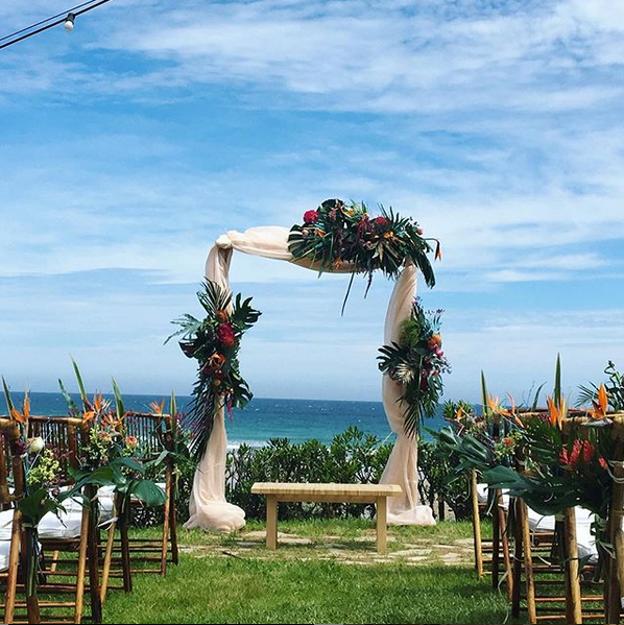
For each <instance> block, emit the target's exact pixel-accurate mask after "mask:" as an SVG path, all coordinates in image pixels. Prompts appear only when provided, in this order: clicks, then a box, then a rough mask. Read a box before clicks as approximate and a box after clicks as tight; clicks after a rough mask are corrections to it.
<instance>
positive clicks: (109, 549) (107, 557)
mask: <svg viewBox="0 0 624 625" xmlns="http://www.w3.org/2000/svg"><path fill="white" fill-rule="evenodd" d="M116 527H117V523H116V522H115V521H113V522H112V523H111V524H110V527H109V528H108V536H107V538H106V551H105V552H104V565H103V567H102V584H101V586H100V602H101V603H102V604H104V603H105V602H106V595H107V594H108V580H109V577H110V570H111V563H112V559H113V548H114V547H115V529H116Z"/></svg>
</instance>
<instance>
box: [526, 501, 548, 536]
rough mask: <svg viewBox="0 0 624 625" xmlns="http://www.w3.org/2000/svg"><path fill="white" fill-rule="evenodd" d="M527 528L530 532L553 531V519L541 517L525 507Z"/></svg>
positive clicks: (545, 516)
mask: <svg viewBox="0 0 624 625" xmlns="http://www.w3.org/2000/svg"><path fill="white" fill-rule="evenodd" d="M527 512H528V520H529V528H530V529H531V531H538V530H541V531H552V530H554V529H555V517H554V516H551V515H543V514H540V513H539V512H535V510H532V509H531V508H529V507H527Z"/></svg>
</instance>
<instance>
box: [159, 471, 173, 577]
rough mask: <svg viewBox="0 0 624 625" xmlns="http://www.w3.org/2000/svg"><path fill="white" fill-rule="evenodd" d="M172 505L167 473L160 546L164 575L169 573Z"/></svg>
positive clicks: (161, 567)
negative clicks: (168, 560) (170, 511)
mask: <svg viewBox="0 0 624 625" xmlns="http://www.w3.org/2000/svg"><path fill="white" fill-rule="evenodd" d="M170 507H171V480H170V478H169V475H167V483H166V486H165V509H164V514H163V531H162V544H161V548H160V574H161V575H162V576H163V577H164V576H165V575H167V557H168V556H169V522H170V516H171V515H170V514H169V510H170Z"/></svg>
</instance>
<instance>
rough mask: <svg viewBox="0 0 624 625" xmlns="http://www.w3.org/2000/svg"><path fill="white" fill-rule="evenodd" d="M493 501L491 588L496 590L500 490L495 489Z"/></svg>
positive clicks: (499, 546)
mask: <svg viewBox="0 0 624 625" xmlns="http://www.w3.org/2000/svg"><path fill="white" fill-rule="evenodd" d="M493 495H494V499H493V502H492V588H493V589H494V590H498V578H499V573H500V548H501V533H500V530H501V528H500V517H499V516H498V500H499V497H500V490H498V489H496V490H494V492H493Z"/></svg>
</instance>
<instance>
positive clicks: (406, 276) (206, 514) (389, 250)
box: [185, 200, 440, 531]
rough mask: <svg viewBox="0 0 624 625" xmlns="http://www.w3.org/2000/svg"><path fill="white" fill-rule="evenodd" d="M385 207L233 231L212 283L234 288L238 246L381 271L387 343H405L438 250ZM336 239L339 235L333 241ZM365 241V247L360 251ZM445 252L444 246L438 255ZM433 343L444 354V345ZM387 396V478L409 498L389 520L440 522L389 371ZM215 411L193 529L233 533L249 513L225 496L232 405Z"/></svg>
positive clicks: (217, 250)
mask: <svg viewBox="0 0 624 625" xmlns="http://www.w3.org/2000/svg"><path fill="white" fill-rule="evenodd" d="M381 210H382V214H381V216H380V217H377V218H375V219H372V220H371V219H369V216H368V212H367V209H366V207H365V206H364V205H363V204H362V205H356V204H351V205H347V204H345V203H344V202H341V201H340V200H327V201H326V202H324V203H323V204H321V206H320V207H319V209H317V210H316V211H308V212H306V213H305V215H304V223H303V224H302V225H301V226H293V227H292V228H291V229H288V228H284V227H279V226H263V227H255V228H250V229H248V230H246V231H245V232H237V231H230V232H227V234H224V235H222V236H220V237H219V238H218V239H217V241H216V242H215V244H214V246H213V247H212V249H211V250H210V253H209V255H208V259H207V262H206V267H205V277H206V280H207V281H208V283H209V284H214V285H216V287H219V288H220V289H221V290H222V291H223V292H225V293H228V294H230V293H231V290H230V279H229V272H230V264H231V260H232V255H233V253H234V251H238V252H243V253H245V254H250V255H252V256H260V257H263V258H269V259H274V260H280V261H285V262H290V263H295V264H297V265H299V266H302V267H305V268H308V269H312V270H315V271H319V270H321V271H324V272H339V273H347V274H349V273H350V274H352V276H353V275H355V274H357V273H366V274H368V278H369V282H370V280H371V279H372V275H373V272H374V271H375V270H378V269H381V271H382V272H383V273H385V274H386V275H388V276H391V277H395V278H396V282H395V285H394V289H393V291H392V295H391V297H390V301H389V304H388V309H387V313H386V319H385V328H384V342H385V345H386V346H388V345H390V346H398V343H399V341H400V338H401V332H402V328H403V327H404V324H405V323H406V320H409V319H410V317H411V316H412V315H413V314H414V300H415V297H416V290H417V276H418V273H419V271H420V272H421V273H423V274H424V276H425V280H426V282H427V283H428V284H429V285H430V286H433V284H434V283H435V280H434V278H433V272H432V270H431V266H430V265H429V261H428V259H427V257H426V253H427V252H429V251H432V248H431V247H430V246H429V244H428V242H427V241H429V240H428V239H424V238H422V230H421V229H420V228H419V227H418V226H417V224H415V222H413V220H411V219H404V218H401V217H400V216H398V215H396V214H395V213H393V212H392V209H390V210H389V211H386V210H385V209H383V207H381ZM337 211H338V216H336V215H337ZM332 229H333V230H334V231H335V232H334V231H332ZM349 233H355V234H354V235H353V236H354V237H355V238H356V239H357V241H358V242H359V243H358V244H357V245H354V244H353V241H350V240H349V236H351V235H350V234H349ZM367 233H368V234H367ZM388 233H389V234H388ZM332 237H333V238H332ZM329 238H332V240H331V242H330V243H329V244H328V241H327V240H328V239H329ZM336 241H338V242H336ZM362 241H363V242H364V243H363V244H362V245H363V246H364V247H363V249H360V248H362V245H360V244H361V243H362ZM376 245H377V247H375V246H376ZM384 254H385V257H384ZM380 255H381V258H380ZM438 255H439V244H438V247H437V248H436V257H438ZM351 279H352V278H351ZM253 312H255V311H253ZM257 314H259V313H257ZM256 318H257V317H256ZM434 338H435V337H434ZM430 342H431V339H430ZM434 343H435V341H434ZM431 347H432V349H434V350H435V351H436V352H437V353H438V354H439V353H440V352H439V344H438V346H436V345H432V346H431ZM185 353H186V351H185ZM187 355H189V354H188V353H187ZM438 373H439V372H436V373H435V374H436V375H437V374H438ZM417 382H418V383H420V380H417ZM243 383H244V381H243ZM382 398H383V405H384V410H385V413H386V416H387V419H388V423H389V425H390V428H391V429H392V431H393V432H394V433H395V434H396V442H395V444H394V448H393V450H392V452H391V454H390V457H389V459H388V463H387V465H386V467H385V470H384V472H383V476H382V478H381V482H382V483H392V484H399V485H400V486H401V488H402V490H403V494H402V495H401V496H399V497H394V498H392V499H390V500H389V501H388V522H389V523H392V524H398V525H432V524H434V523H435V520H434V518H433V513H432V510H431V508H430V507H429V506H425V505H419V504H418V488H417V486H418V473H417V445H416V442H415V440H414V437H413V431H412V432H410V431H408V429H406V427H405V420H406V409H407V408H408V406H406V404H405V388H404V384H402V383H401V382H398V381H397V380H396V379H393V376H391V375H389V374H388V372H385V373H384V374H383V376H382ZM211 416H212V419H213V420H212V424H211V425H212V427H211V430H210V434H209V437H208V440H207V443H206V444H205V447H204V448H203V453H202V455H201V458H200V460H199V463H198V466H197V469H196V472H195V476H194V480H193V487H192V493H191V499H190V518H189V520H188V522H187V524H186V527H187V528H194V527H199V528H203V529H215V530H223V531H233V530H237V529H240V528H241V527H243V526H244V525H245V512H244V511H243V510H242V509H241V508H240V507H238V506H236V505H233V504H230V503H228V502H227V500H226V497H225V465H226V454H227V433H226V428H225V406H224V402H222V401H221V402H217V403H216V404H215V405H214V415H211Z"/></svg>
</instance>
